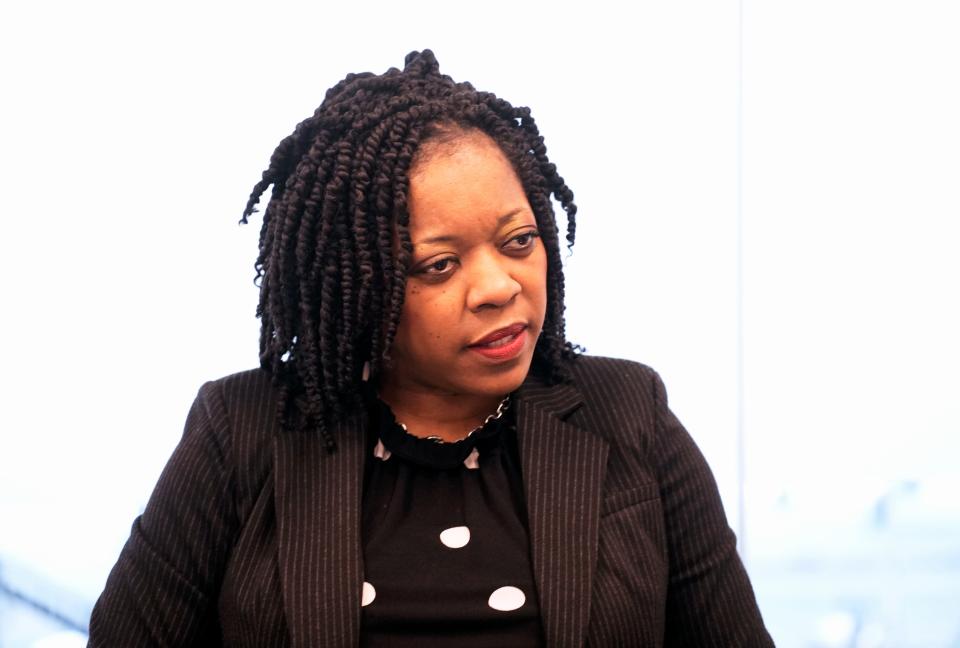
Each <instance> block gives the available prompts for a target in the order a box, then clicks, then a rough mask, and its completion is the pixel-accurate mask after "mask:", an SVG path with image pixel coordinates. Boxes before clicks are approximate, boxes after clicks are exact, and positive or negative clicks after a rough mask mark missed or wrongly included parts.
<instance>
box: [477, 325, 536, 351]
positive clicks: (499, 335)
mask: <svg viewBox="0 0 960 648" xmlns="http://www.w3.org/2000/svg"><path fill="white" fill-rule="evenodd" d="M525 328H527V325H526V324H522V323H518V324H511V325H510V326H507V327H505V328H502V329H497V330H496V331H494V332H493V333H490V334H489V335H487V336H485V337H483V338H481V339H480V340H477V341H476V342H474V343H473V344H471V345H470V346H471V347H481V346H485V347H491V345H492V348H496V347H497V346H498V345H496V344H493V343H495V342H497V341H498V340H504V341H503V342H501V343H500V344H501V345H502V344H506V340H505V338H511V337H513V336H515V335H518V334H519V333H520V332H521V331H523V329H525Z"/></svg>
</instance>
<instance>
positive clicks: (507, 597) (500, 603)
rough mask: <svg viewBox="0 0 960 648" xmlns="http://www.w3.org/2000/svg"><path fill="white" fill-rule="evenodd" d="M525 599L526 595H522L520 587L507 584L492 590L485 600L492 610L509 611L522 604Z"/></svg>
mask: <svg viewBox="0 0 960 648" xmlns="http://www.w3.org/2000/svg"><path fill="white" fill-rule="evenodd" d="M526 600H527V597H526V596H524V594H523V592H522V591H521V590H520V588H518V587H512V586H510V585H507V586H506V587H501V588H499V589H496V590H494V592H493V594H491V595H490V598H489V599H488V600H487V605H489V606H490V607H492V608H493V609H494V610H500V611H501V612H509V611H510V610H516V609H517V608H519V607H520V606H522V605H523V604H524V602H525V601H526Z"/></svg>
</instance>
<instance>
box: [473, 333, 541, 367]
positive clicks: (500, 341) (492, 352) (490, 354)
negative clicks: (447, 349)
mask: <svg viewBox="0 0 960 648" xmlns="http://www.w3.org/2000/svg"><path fill="white" fill-rule="evenodd" d="M528 337H529V336H528V335H527V325H526V324H514V325H512V326H508V327H506V328H502V329H499V330H497V331H494V332H493V333H491V334H489V335H487V336H486V337H484V338H483V339H482V340H481V342H480V343H477V344H471V345H470V346H469V347H467V348H468V349H470V351H472V352H474V353H476V354H477V355H479V356H481V357H483V358H486V360H484V362H493V363H495V364H497V365H500V364H503V363H509V362H512V361H514V360H516V359H517V358H518V357H520V356H521V355H522V354H523V350H524V349H526V348H527V339H528Z"/></svg>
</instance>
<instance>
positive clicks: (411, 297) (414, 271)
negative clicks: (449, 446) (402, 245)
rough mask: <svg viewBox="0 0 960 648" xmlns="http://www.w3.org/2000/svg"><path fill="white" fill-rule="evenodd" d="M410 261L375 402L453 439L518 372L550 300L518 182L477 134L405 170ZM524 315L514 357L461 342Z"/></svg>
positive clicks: (539, 246) (424, 431) (414, 428)
mask: <svg viewBox="0 0 960 648" xmlns="http://www.w3.org/2000/svg"><path fill="white" fill-rule="evenodd" d="M408 202H409V205H408V209H409V213H410V238H411V241H412V242H413V262H412V265H411V270H410V273H409V275H408V277H407V285H406V296H405V301H404V304H403V309H402V311H401V314H400V322H399V326H398V328H397V335H396V338H395V339H394V343H393V347H392V351H391V353H392V362H391V364H390V366H389V367H387V368H386V370H385V372H384V374H383V376H382V378H381V382H380V386H379V387H380V397H381V398H382V399H383V400H384V401H385V402H386V403H387V404H389V405H390V407H391V408H392V409H393V411H394V414H395V415H396V417H397V420H399V421H402V422H403V423H404V424H406V425H407V429H408V431H409V432H410V434H413V435H416V436H421V437H424V436H431V435H436V436H439V437H440V438H442V439H444V440H446V441H455V440H458V439H461V438H463V437H464V436H466V434H467V433H468V432H469V431H470V430H472V429H473V428H475V427H476V426H477V425H479V424H480V423H482V422H483V420H484V418H485V417H486V416H487V415H488V414H490V413H492V412H493V411H494V410H495V409H496V407H497V404H498V403H499V402H500V401H501V399H503V397H504V396H505V395H507V394H508V393H510V392H512V391H513V390H515V389H517V387H519V386H520V384H521V383H522V382H523V380H524V378H526V376H527V372H528V371H529V369H530V363H531V361H532V359H533V350H534V346H535V344H536V341H537V337H538V336H539V335H540V331H541V329H542V327H543V321H544V317H545V315H546V306H547V256H546V251H545V250H544V248H543V243H542V241H541V240H540V238H539V237H538V236H537V225H536V218H535V217H534V214H533V211H532V209H531V208H530V203H529V201H528V200H527V197H526V194H525V193H524V191H523V186H522V185H521V183H520V180H519V178H517V175H516V173H515V172H514V171H513V168H512V167H511V165H510V163H509V161H508V160H507V159H506V157H505V156H504V154H503V152H502V151H501V150H500V148H499V147H498V146H497V144H496V143H495V142H494V141H493V140H492V139H490V138H489V137H488V136H487V135H485V134H482V133H478V132H468V133H464V135H463V136H462V137H459V138H457V139H456V140H455V141H453V142H444V143H443V144H439V145H437V146H433V147H430V146H428V149H425V151H424V152H422V153H421V159H420V160H419V161H418V162H417V163H416V165H415V166H414V167H413V169H411V172H410V192H409V200H408ZM518 322H522V323H524V324H526V325H527V329H526V331H525V337H526V341H525V343H524V346H523V349H522V351H521V353H520V354H519V356H517V357H516V358H513V359H511V360H507V361H493V360H491V359H489V358H486V357H484V356H482V355H480V354H478V353H476V352H475V351H472V350H471V349H469V348H468V347H469V345H471V344H472V343H475V342H477V341H479V340H480V339H482V338H483V337H485V336H486V335H488V334H489V333H491V332H493V331H496V330H498V329H501V328H504V327H506V326H509V325H512V324H515V323H518Z"/></svg>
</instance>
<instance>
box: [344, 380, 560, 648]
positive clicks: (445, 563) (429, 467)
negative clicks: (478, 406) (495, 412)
mask: <svg viewBox="0 0 960 648" xmlns="http://www.w3.org/2000/svg"><path fill="white" fill-rule="evenodd" d="M368 404H369V407H370V412H371V417H370V424H371V425H372V426H373V427H372V431H374V432H376V433H375V434H370V435H369V437H370V447H368V449H367V450H368V452H367V462H366V468H365V471H364V489H363V530H362V537H363V557H364V583H363V592H362V595H361V605H362V620H361V631H360V632H361V645H363V646H411V647H412V646H417V647H422V646H426V645H442V646H498V647H503V646H542V645H543V633H542V629H541V625H540V609H539V606H538V604H537V597H536V590H535V586H534V580H533V571H532V568H531V562H530V546H529V540H528V534H527V526H526V520H527V515H526V508H525V505H524V498H523V484H522V481H521V473H520V461H519V452H518V450H517V441H516V426H515V424H514V416H513V411H512V409H513V408H512V407H507V409H506V411H505V412H504V415H503V417H501V418H500V419H498V420H494V421H490V422H489V423H488V424H487V425H486V426H484V428H483V429H481V430H479V431H477V432H475V433H474V434H472V435H471V436H470V437H468V438H467V439H464V440H462V441H458V442H456V443H438V442H436V441H432V440H429V439H422V438H418V437H415V436H413V435H411V434H408V433H407V432H406V431H405V430H404V429H403V428H402V427H400V425H398V424H397V422H396V420H395V419H394V416H393V413H392V411H391V410H390V408H389V406H387V405H386V404H385V403H384V402H383V401H381V400H380V399H378V398H376V397H375V396H372V397H369V398H368Z"/></svg>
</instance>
